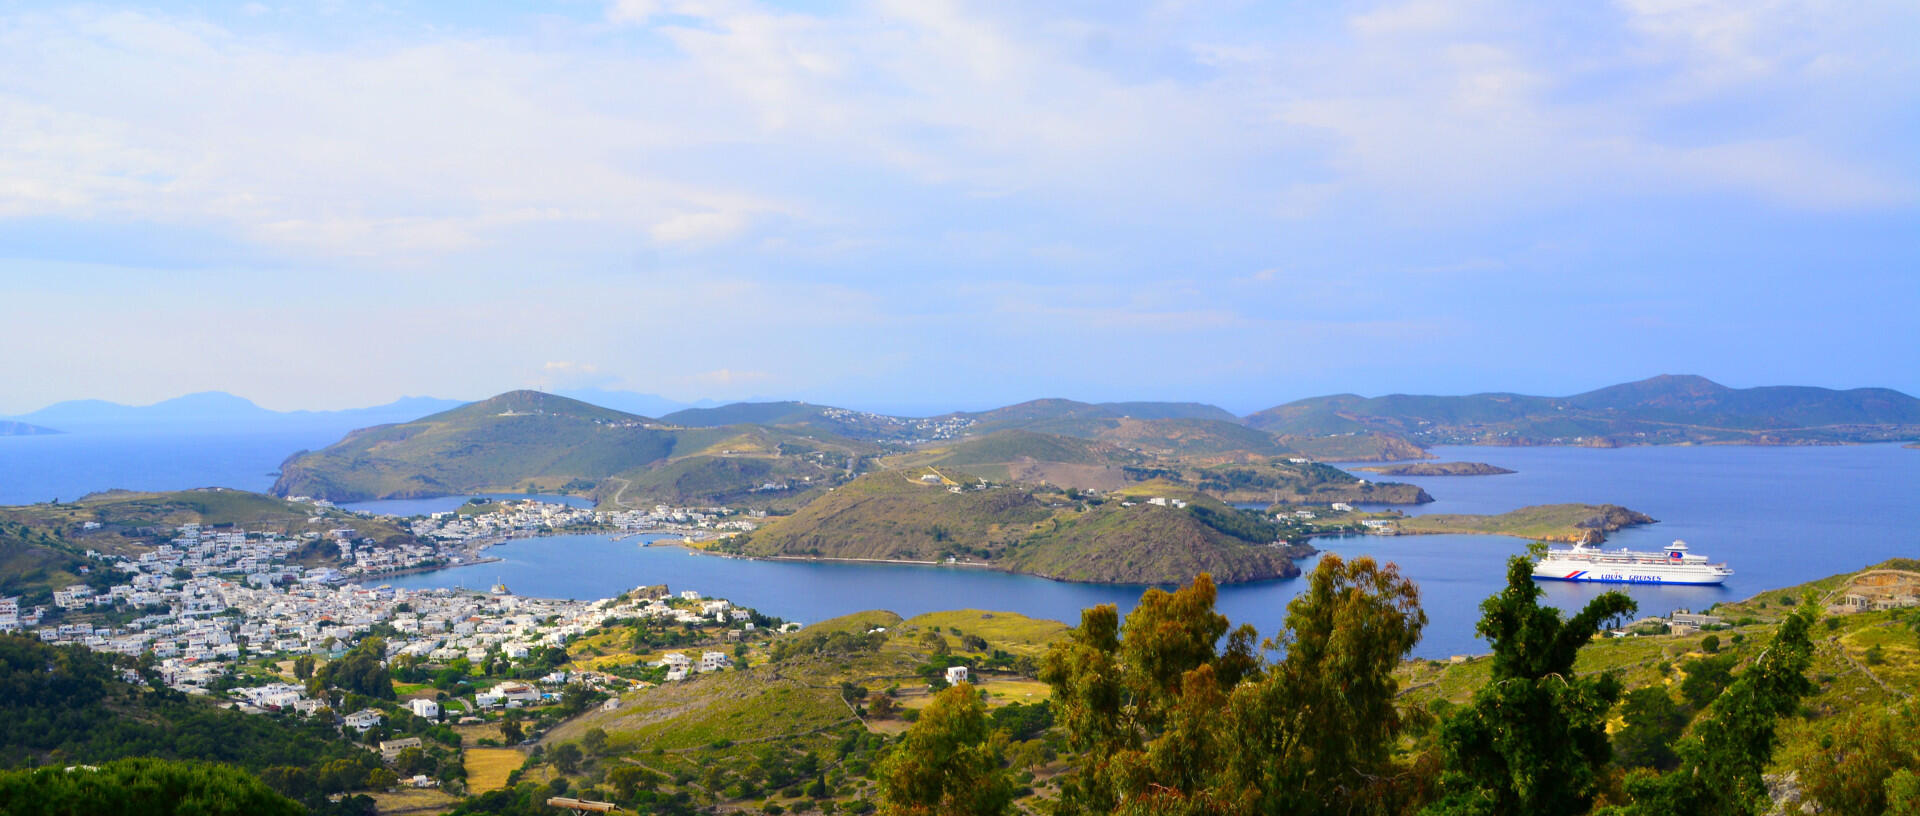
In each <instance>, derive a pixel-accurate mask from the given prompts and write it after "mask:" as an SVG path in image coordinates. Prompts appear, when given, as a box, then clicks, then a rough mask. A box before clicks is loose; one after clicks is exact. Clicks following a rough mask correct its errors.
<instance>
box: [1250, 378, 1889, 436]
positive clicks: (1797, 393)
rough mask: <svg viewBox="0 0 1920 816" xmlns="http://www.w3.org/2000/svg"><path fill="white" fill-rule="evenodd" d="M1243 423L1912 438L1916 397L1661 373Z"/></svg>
mask: <svg viewBox="0 0 1920 816" xmlns="http://www.w3.org/2000/svg"><path fill="white" fill-rule="evenodd" d="M1246 422H1247V424H1248V425H1251V426H1253V427H1256V428H1260V429H1263V430H1268V431H1272V432H1274V433H1278V434H1283V435H1287V436H1289V437H1325V436H1331V435H1336V434H1345V433H1360V432H1366V431H1376V432H1386V433H1392V434H1401V435H1405V436H1407V437H1408V438H1411V439H1413V440H1415V441H1416V442H1418V443H1419V444H1421V445H1440V444H1496V445H1500V444H1505V445H1599V446H1613V445H1641V444H1678V443H1745V444H1806V443H1835V442H1872V441H1889V440H1899V439H1912V438H1914V437H1916V436H1920V399H1915V398H1913V397H1910V396H1908V395H1906V394H1902V393H1900V392H1898V391H1893V390H1890V389H1885V388H1855V389H1851V390H1845V391H1837V390H1832V389H1826V388H1806V387H1794V386H1775V387H1761V388H1728V387H1726V386H1724V385H1721V384H1719V383H1716V382H1713V381H1712V380H1708V379H1706V378H1704V377H1697V376H1690V375H1680V376H1676V375H1661V376H1658V377H1653V378H1650V379H1646V380H1641V381H1639V382H1632V383H1625V384H1622V385H1615V386H1609V387H1606V388H1601V389H1598V390H1595V391H1589V392H1586V393H1583V394H1576V395H1574V396H1571V397H1534V396H1526V395H1522V394H1503V393H1495V394H1474V395H1470V396H1458V397H1443V396H1416V395H1408V394H1392V395H1388V396H1384V397H1373V398H1367V397H1360V396H1357V395H1353V394H1339V395H1335V396H1328V397H1314V398H1312V399H1305V400H1299V401H1296V402H1290V403H1287V404H1285V405H1280V406H1276V407H1274V408H1269V409H1267V410H1265V411H1261V412H1259V413H1256V414H1253V415H1251V416H1248V417H1247V418H1246Z"/></svg>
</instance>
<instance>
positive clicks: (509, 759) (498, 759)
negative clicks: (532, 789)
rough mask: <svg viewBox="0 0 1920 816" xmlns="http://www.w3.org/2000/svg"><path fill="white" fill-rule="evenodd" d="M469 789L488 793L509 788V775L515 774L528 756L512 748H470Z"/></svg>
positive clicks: (468, 760)
mask: <svg viewBox="0 0 1920 816" xmlns="http://www.w3.org/2000/svg"><path fill="white" fill-rule="evenodd" d="M466 758H467V788H468V790H471V791H472V792H474V793H486V792H487V791H490V790H499V789H501V788H504V787H506V786H507V774H510V773H513V772H514V771H515V770H516V769H518V768H519V767H520V765H521V763H524V762H526V759H527V758H526V755H524V754H522V753H520V752H519V751H516V750H514V749H512V748H468V749H467V757H466Z"/></svg>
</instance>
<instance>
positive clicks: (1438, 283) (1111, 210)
mask: <svg viewBox="0 0 1920 816" xmlns="http://www.w3.org/2000/svg"><path fill="white" fill-rule="evenodd" d="M1915 42H1920V7H1917V6H1915V5H1914V4H1912V3H1901V2H1885V3H1873V2H1867V3H1850V4H1845V5H1834V4H1830V3H1826V2H1819V1H1817V0H1808V1H1807V2H1794V0H1779V1H1778V2H1766V3H1754V2H1750V0H1619V1H1618V2H1611V3H1595V4H1539V3H1525V2H1458V3H1448V2H1422V1H1420V0H1416V1H1415V2H1389V3H1379V4H1338V5H1336V4H1321V3H1290V4H1289V3H1281V4H1276V3H1240V2H1222V3H1183V2H1171V1H1170V2H1158V3H1152V2H1143V3H1128V2H1098V3H1095V2H1067V3H990V4H978V5H970V4H964V3H954V2H941V1H940V0H882V1H881V2H852V1H851V0H850V1H848V2H809V3H787V4H781V3H762V2H751V1H750V0H619V1H618V2H613V3H602V2H586V1H585V0H579V1H578V2H560V3H555V4H552V5H550V6H544V7H542V6H538V5H534V4H505V3H497V4H478V3H438V4H431V3H382V4H375V5H368V4H358V3H352V2H327V3H319V4H277V3H245V4H237V3H236V4H224V5H217V6H215V5H208V6H164V7H145V6H127V7H112V6H99V5H62V4H51V5H49V4H39V3H18V2H16V3H0V283H3V284H4V287H3V288H0V295H3V296H4V297H3V298H0V324H4V325H5V326H6V335H5V336H6V340H7V342H6V347H7V348H6V353H5V354H4V355H0V382H5V383H6V386H5V387H4V388H0V414H6V413H20V412H25V411H30V410H32V409H34V408H37V407H40V406H41V405H44V404H46V403H49V402H52V401H55V400H60V399H69V398H81V397H96V398H106V399H113V400H118V401H123V402H134V403H140V402H152V401H156V400H159V399H164V398H167V397H171V396H175V395H178V394H181V393H187V392H191V391H200V390H213V389H218V390H226V391H231V392H234V393H238V394H241V395H243V396H247V397H250V398H252V399H254V400H255V401H257V402H259V403H261V404H263V405H266V406H268V407H272V408H280V409H291V408H339V407H350V406H358V405H368V404H374V403H379V402H385V401H388V400H390V399H392V398H394V397H397V396H400V395H402V394H412V395H433V396H441V397H454V398H474V397H481V396H485V395H488V394H491V393H495V392H498V391H502V390H507V389H510V388H516V387H544V388H555V389H561V388H576V387H600V388H611V389H627V390H635V391H642V392H648V393H658V394H663V395H666V396H669V397H673V398H678V399H685V400H692V399H697V398H716V399H737V398H745V397H756V396H770V397H792V398H801V399H810V400H814V401H820V402H832V403H838V404H847V405H854V406H858V407H879V408H892V409H905V408H924V409H927V410H935V409H944V408H948V407H983V406H987V405H993V404H1000V403H1005V402H1011V401H1017V400H1021V399H1028V398H1033V397H1041V396H1067V397H1075V398H1081V399H1092V400H1100V399H1183V400H1184V399H1192V400H1202V401H1210V402H1216V403H1219V404H1221V405H1224V406H1226V407H1229V408H1232V409H1235V410H1240V411H1250V410H1255V409H1258V408H1262V407H1266V406H1269V405H1272V404H1276V403H1279V402H1284V401H1286V400H1290V399H1295V398H1299V397H1304V396H1311V395H1315V394H1322V393H1331V392H1342V391H1352V392H1359V393H1365V394H1379V393H1387V392H1393V391H1403V392H1427V393H1461V392H1472V391H1484V390H1513V391H1523V392H1529V393H1549V394H1564V393H1573V392H1577V391H1582V390H1586V389H1589V388H1593V387H1597V386H1601V385H1606V384H1610V383H1613V382H1618V381H1624V380H1630V379H1638V378H1640V377H1644V376H1649V375H1652V374H1656V373H1663V372H1666V373H1700V374H1705V375H1707V376H1710V377H1714V378H1716V379H1718V380H1721V381H1722V382H1726V383H1728V384H1730V385H1737V386H1747V385H1763V384H1784V383H1795V384H1813V385H1826V386H1834V387H1851V386H1862V385H1883V386H1890V387H1895V388H1900V389H1902V390H1905V391H1908V392H1920V328H1917V327H1920V322H1916V319H1915V315H1916V314H1917V313H1920V274H1916V273H1920V49H1915V48H1913V44H1914V43H1915Z"/></svg>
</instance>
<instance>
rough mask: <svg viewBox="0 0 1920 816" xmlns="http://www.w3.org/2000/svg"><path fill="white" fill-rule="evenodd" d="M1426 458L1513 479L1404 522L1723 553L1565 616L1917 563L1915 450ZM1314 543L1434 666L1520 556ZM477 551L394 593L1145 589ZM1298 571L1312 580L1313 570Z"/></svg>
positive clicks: (1039, 604) (1461, 540)
mask: <svg viewBox="0 0 1920 816" xmlns="http://www.w3.org/2000/svg"><path fill="white" fill-rule="evenodd" d="M1436 453H1437V454H1438V455H1440V456H1441V457H1442V458H1446V459H1455V458H1458V459H1467V460H1473V461H1485V462H1490V463H1493V464H1497V465H1503V466H1505V467H1509V468H1512V469H1514V470H1517V471H1520V472H1519V473H1515V474H1512V475H1506V476H1487V477H1428V478H1421V479H1408V480H1407V481H1414V482H1418V483H1420V484H1421V485H1422V486H1424V487H1426V488H1427V490H1428V492H1430V493H1432V494H1433V495H1434V496H1435V497H1436V498H1437V499H1439V500H1438V501H1436V502H1434V503H1433V504H1431V505H1426V506H1423V507H1421V508H1419V509H1418V510H1417V512H1474V513H1482V512H1500V511H1505V510H1510V509H1513V508H1515V507H1520V506H1523V505H1527V504H1541V503H1548V502H1560V501H1585V502H1596V503H1598V502H1607V501H1611V502H1614V503H1617V504H1623V505H1626V506H1628V507H1631V508H1634V509H1636V510H1641V511H1642V512H1646V513H1648V514H1649V515H1652V516H1653V517H1655V518H1658V519H1661V523H1659V524H1656V525H1652V526H1650V527H1647V528H1641V529H1638V530H1629V531H1625V532H1622V533H1620V534H1618V535H1616V536H1615V537H1614V539H1613V541H1612V542H1611V543H1610V544H1609V546H1632V547H1636V548H1655V547H1658V546H1660V545H1663V544H1665V543H1666V542H1668V541H1670V540H1672V539H1674V538H1684V539H1686V540H1687V541H1689V542H1690V543H1691V544H1693V545H1694V546H1696V547H1697V548H1698V549H1699V550H1700V551H1702V552H1704V553H1706V554H1707V555H1710V556H1712V557H1714V558H1724V559H1727V560H1728V561H1730V562H1731V563H1732V565H1733V567H1734V569H1735V571H1736V572H1737V574H1736V575H1735V577H1734V579H1733V580H1732V581H1730V582H1729V583H1728V585H1727V586H1725V587H1648V586H1631V587H1617V586H1601V585H1594V584H1568V583H1550V584H1543V585H1542V586H1543V587H1544V588H1545V589H1546V591H1547V596H1548V598H1549V599H1550V600H1552V601H1553V602H1554V603H1555V604H1557V605H1559V606H1561V607H1562V608H1575V607H1577V606H1579V605H1581V604H1584V603H1585V602H1586V600H1587V599H1589V598H1591V597H1593V596H1594V595H1597V594H1599V593H1600V592H1604V591H1606V590H1608V589H1614V588H1621V589H1623V590H1624V591H1626V592H1627V593H1628V594H1630V595H1632V596H1633V597H1634V599H1635V600H1636V601H1638V602H1639V604H1640V609H1641V611H1642V612H1643V613H1647V614H1664V613H1666V612H1669V611H1671V610H1673V609H1675V608H1679V607H1688V608H1694V609H1700V608H1704V607H1706V606H1707V605H1709V604H1712V603H1714V602H1716V601H1725V600H1736V599H1739V598H1744V597H1747V596H1750V595H1753V594H1755V593H1757V592H1759V591H1761V590H1764V589H1771V588H1774V587H1780V586H1787V585H1791V584H1796V583H1800V582H1802V581H1806V580H1809V579H1812V578H1816V577H1820V576H1824V575H1829V574H1832V573H1836V572H1844V571H1848V570H1853V569H1857V568H1859V567H1861V566H1864V565H1866V564H1869V563H1873V562H1877V561H1880V560H1883V559H1886V558H1890V557H1894V556H1909V557H1920V504H1916V503H1914V502H1913V501H1912V500H1911V497H1912V496H1914V495H1916V489H1917V488H1920V451H1913V450H1903V449H1901V448H1900V447H1898V446H1893V445H1874V446H1858V447H1840V448H1732V447H1727V448H1722V447H1711V448H1630V449H1619V450H1592V449H1583V448H1464V449H1463V448H1452V449H1443V450H1439V451H1436ZM1316 544H1317V545H1318V546H1320V547H1321V548H1322V549H1324V550H1327V551H1329V552H1335V553H1339V554H1340V555H1342V556H1343V557H1354V556H1359V555H1370V556H1373V557H1374V558H1377V559H1380V560H1385V561H1393V562H1395V563H1397V564H1399V565H1400V568H1401V570H1402V571H1403V572H1404V573H1405V574H1407V575H1409V576H1411V577H1413V578H1414V579H1415V580H1416V581H1418V582H1419V584H1420V591H1421V598H1422V605H1423V606H1424V607H1425V608H1426V610H1427V615H1428V617H1429V619H1430V622H1429V624H1428V627H1427V633H1426V637H1425V639H1424V640H1423V641H1422V642H1421V644H1420V647H1419V648H1418V649H1417V650H1416V654H1418V655H1421V656H1425V657H1442V656H1446V655H1450V654H1463V653H1472V652H1479V651H1484V649H1485V647H1484V645H1483V644H1481V643H1480V642H1479V641H1478V639H1477V638H1475V637H1474V635H1473V626H1474V623H1475V622H1476V621H1477V620H1478V619H1479V604H1480V602H1481V601H1482V600H1483V599H1485V598H1486V597H1487V596H1488V595H1490V594H1492V593H1494V592H1496V591H1498V590H1499V589H1500V587H1501V585H1502V581H1503V575H1504V572H1503V565H1504V562H1505V559H1506V558H1507V557H1508V556H1509V555H1513V554H1516V553H1520V552H1522V551H1524V549H1525V545H1526V542H1524V541H1522V540H1520V539H1515V538H1506V537H1500V536H1400V537H1392V538H1383V537H1375V536H1359V537H1351V538H1343V539H1322V540H1319V541H1317V542H1316ZM491 552H492V554H494V555H497V556H501V557H503V558H506V559H507V560H506V561H505V562H503V563H498V564H483V565H477V566H473V567H466V568H462V569H457V570H446V571H442V572H436V573H428V574H424V575H414V576H407V577H404V578H399V579H395V580H394V581H393V582H392V583H394V584H395V585H397V586H412V587H427V586H457V585H464V586H468V587H484V586H487V585H489V584H491V583H492V582H493V581H494V580H495V579H496V578H498V579H501V580H504V581H505V582H506V583H507V585H508V586H510V587H512V588H513V590H514V591H515V592H519V593H522V594H528V595H549V596H555V597H578V598H598V597H606V596H610V595H613V594H617V593H619V592H621V591H624V590H626V589H630V588H632V587H634V586H637V585H640V584H650V583H666V584H668V585H669V586H671V587H673V588H674V589H675V590H680V589H697V590H700V591H702V592H705V593H708V594H711V595H716V596H722V597H726V598H730V599H732V600H734V601H736V602H739V603H743V604H747V605H749V606H753V607H756V608H758V609H760V610H761V611H762V612H765V613H767V614H771V615H778V616H781V617H784V618H788V619H790V620H799V621H817V620H821V619H824V618H828V617H833V616H836V615H842V614H846V613H848V612H856V611H860V610H864V609H891V610H893V611H895V612H898V613H900V614H902V615H908V616H911V615H915V614H918V613H921V612H928V611H934V610H940V609H952V608H956V607H975V608H982V609H1005V610H1011V611H1017V612H1021V613H1024V614H1028V615H1035V616H1039V617H1048V618H1054V619H1057V620H1063V621H1067V622H1074V621H1077V620H1078V618H1079V612H1080V610H1081V609H1082V608H1084V607H1087V606H1091V605H1094V604H1100V603H1114V604H1118V605H1120V606H1121V608H1122V609H1126V608H1129V607H1130V606H1131V605H1132V603H1133V602H1134V601H1135V600H1137V598H1138V596H1139V593H1140V591H1141V589H1142V587H1117V586H1093V585H1084V584H1067V583H1059V582H1054V581H1048V580H1045V579H1041V578H1032V577H1027V576H1017V575H1005V574H1001V573H994V572H985V571H976V570H965V569H950V568H933V567H911V566H886V565H864V564H863V565H851V564H805V563H793V562H769V561H746V560H736V559H723V558H715V557H710V556H698V555H690V554H688V553H687V552H686V551H684V550H681V549H679V548H675V547H652V548H641V547H639V546H638V545H637V544H636V543H634V542H633V541H628V542H613V541H610V540H608V538H607V537H605V536H564V537H556V538H545V539H530V540H522V541H515V542H513V543H511V544H508V545H504V546H502V547H498V548H495V549H494V550H492V551H491ZM1301 566H1302V568H1304V569H1309V570H1310V569H1312V567H1313V562H1311V561H1308V562H1305V563H1302V565H1301ZM1303 583H1304V582H1303V581H1301V580H1298V579H1296V580H1288V581H1269V582H1263V583H1258V584H1245V585H1238V586H1230V587H1224V588H1222V590H1221V596H1220V609H1221V611H1222V612H1224V613H1225V614H1227V615H1228V616H1229V617H1231V618H1233V620H1234V621H1235V622H1236V623H1241V622H1246V623H1252V624H1254V626H1256V627H1257V628H1259V629H1260V631H1261V632H1262V633H1263V634H1271V633H1273V632H1275V631H1278V629H1279V627H1280V624H1281V622H1282V621H1283V620H1284V619H1285V615H1286V603H1287V601H1289V600H1291V599H1292V598H1293V597H1294V596H1295V595H1296V594H1298V593H1299V592H1300V590H1301V588H1302V584H1303Z"/></svg>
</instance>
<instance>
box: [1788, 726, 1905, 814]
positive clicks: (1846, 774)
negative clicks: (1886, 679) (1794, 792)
mask: <svg viewBox="0 0 1920 816" xmlns="http://www.w3.org/2000/svg"><path fill="white" fill-rule="evenodd" d="M1799 772H1800V784H1801V785H1802V786H1803V787H1804V788H1805V790H1806V792H1807V795H1808V796H1810V797H1812V798H1813V799H1814V801H1817V802H1819V803H1820V804H1821V806H1822V807H1824V808H1826V810H1827V812H1830V813H1837V814H1840V816H1856V814H1857V815H1858V816H1866V814H1881V813H1887V812H1889V811H1890V810H1891V809H1892V808H1893V807H1894V806H1895V803H1894V802H1893V801H1891V799H1892V798H1893V794H1895V793H1896V792H1897V789H1898V788H1899V787H1901V784H1902V783H1901V782H1898V781H1896V780H1895V779H1894V777H1895V776H1897V775H1899V774H1901V773H1905V774H1907V775H1908V776H1909V777H1911V776H1912V775H1913V774H1915V773H1920V707H1916V704H1915V703H1913V702H1911V701H1908V702H1905V703H1903V704H1901V705H1898V706H1895V707H1893V708H1880V707H1869V708H1867V709H1864V710H1861V711H1856V712H1854V714H1853V715H1852V716H1850V717H1848V718H1847V719H1846V720H1845V721H1843V722H1842V723H1841V724H1840V725H1839V726H1838V727H1836V728H1835V729H1834V732H1833V734H1832V738H1831V739H1830V740H1823V741H1822V742H1821V747H1820V750H1818V751H1815V752H1813V753H1812V754H1810V755H1809V756H1807V757H1806V758H1805V759H1804V760H1803V761H1802V762H1801V764H1800V767H1799ZM1913 804H1920V801H1915V802H1913Z"/></svg>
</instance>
